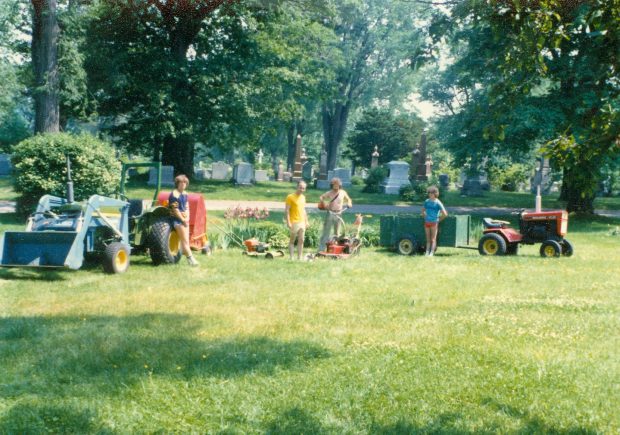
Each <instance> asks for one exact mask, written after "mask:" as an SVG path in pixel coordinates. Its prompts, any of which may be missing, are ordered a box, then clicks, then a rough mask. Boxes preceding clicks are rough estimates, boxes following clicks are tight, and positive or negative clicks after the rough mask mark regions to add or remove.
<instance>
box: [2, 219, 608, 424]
mask: <svg viewBox="0 0 620 435" xmlns="http://www.w3.org/2000/svg"><path fill="white" fill-rule="evenodd" d="M618 225H620V220H617V219H616V220H612V219H597V220H596V221H594V222H591V221H589V220H584V219H575V220H573V221H571V224H570V231H571V232H570V234H569V236H570V240H571V241H572V242H573V244H574V245H575V255H574V256H573V257H571V258H560V259H542V258H540V257H539V255H538V246H527V247H524V248H523V249H522V250H521V252H520V254H519V255H518V256H516V257H505V258H498V257H481V256H479V255H478V253H477V252H476V251H473V250H463V249H441V250H440V251H439V252H438V255H437V256H436V257H435V258H432V259H431V258H424V257H416V256H414V257H402V256H398V255H395V254H393V253H391V252H389V251H385V250H382V249H365V250H364V251H363V252H362V255H360V256H359V257H357V258H355V259H351V260H348V261H327V260H323V261H319V260H317V261H314V262H310V263H303V262H291V261H288V260H286V259H276V260H273V261H267V260H263V259H253V258H245V257H243V256H241V255H240V252H239V251H237V250H229V251H218V252H216V253H215V254H214V255H213V256H211V257H208V258H207V257H199V259H200V261H201V266H200V267H199V268H197V269H192V268H190V267H188V266H187V265H185V264H181V265H178V266H170V267H153V266H151V264H150V262H149V261H148V260H147V259H146V258H144V257H134V258H132V261H133V263H132V266H131V268H130V269H129V271H128V272H127V273H126V274H124V275H114V276H109V275H104V274H103V273H102V272H101V270H100V267H99V266H98V265H96V264H95V265H91V266H88V267H85V268H84V269H82V270H79V271H74V272H72V271H48V272H36V271H32V270H16V269H3V270H0V313H1V316H0V373H1V376H0V433H41V432H64V433H131V432H180V433H191V432H199V433H239V434H242V433H293V434H296V433H333V434H341V433H348V434H353V433H355V434H357V433H383V434H391V433H416V432H422V433H459V434H463V433H497V432H501V433H523V434H526V433H527V434H529V433H617V432H618V431H619V430H620V416H619V413H618V412H617V408H618V406H617V405H618V403H620V389H619V384H618V379H620V350H619V349H620V346H619V344H620V340H619V333H618V331H619V330H620V329H619V328H620V316H619V314H620V295H619V293H620V288H619V284H618V283H619V282H620V268H619V267H618V265H619V264H620V251H619V249H618V248H619V247H620V236H618V235H614V233H615V229H616V227H617V226H618ZM5 228H6V226H5V225H3V226H2V228H0V229H3V230H4V229H5Z"/></svg>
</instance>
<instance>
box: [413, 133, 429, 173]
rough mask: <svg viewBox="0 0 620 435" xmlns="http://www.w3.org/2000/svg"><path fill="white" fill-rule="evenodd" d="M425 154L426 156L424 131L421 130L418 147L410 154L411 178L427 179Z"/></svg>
mask: <svg viewBox="0 0 620 435" xmlns="http://www.w3.org/2000/svg"><path fill="white" fill-rule="evenodd" d="M426 162H427V156H426V133H425V132H422V136H420V144H419V145H418V147H417V148H416V149H415V150H413V153H412V156H411V163H412V166H411V170H412V174H411V178H412V179H413V180H417V181H427V180H428V175H427V166H426Z"/></svg>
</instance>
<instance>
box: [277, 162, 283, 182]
mask: <svg viewBox="0 0 620 435" xmlns="http://www.w3.org/2000/svg"><path fill="white" fill-rule="evenodd" d="M276 180H277V181H284V164H283V163H282V160H280V161H279V162H278V173H277V175H276Z"/></svg>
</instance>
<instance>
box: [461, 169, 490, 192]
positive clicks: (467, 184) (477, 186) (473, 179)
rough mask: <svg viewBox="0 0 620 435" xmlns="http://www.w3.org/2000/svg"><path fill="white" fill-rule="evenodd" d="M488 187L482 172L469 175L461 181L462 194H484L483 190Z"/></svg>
mask: <svg viewBox="0 0 620 435" xmlns="http://www.w3.org/2000/svg"><path fill="white" fill-rule="evenodd" d="M488 189H489V182H488V181H487V179H486V176H485V175H484V174H481V173H479V174H474V175H470V176H469V177H467V178H466V179H465V181H463V187H461V195H462V196H484V191H485V190H488Z"/></svg>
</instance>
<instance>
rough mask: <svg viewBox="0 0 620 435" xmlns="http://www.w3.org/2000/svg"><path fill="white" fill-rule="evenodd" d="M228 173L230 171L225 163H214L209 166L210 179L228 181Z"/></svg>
mask: <svg viewBox="0 0 620 435" xmlns="http://www.w3.org/2000/svg"><path fill="white" fill-rule="evenodd" d="M228 171H230V166H229V165H228V164H227V163H224V162H215V163H213V165H211V178H212V179H214V180H228V179H230V177H229V175H228Z"/></svg>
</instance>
